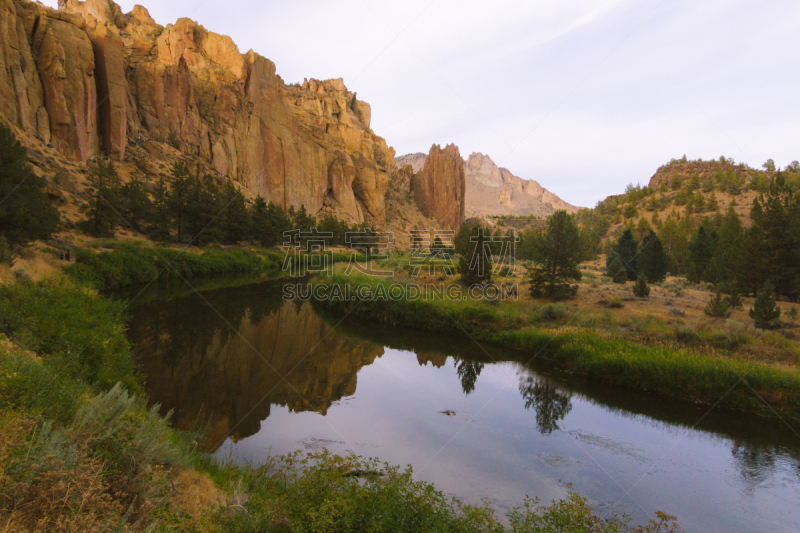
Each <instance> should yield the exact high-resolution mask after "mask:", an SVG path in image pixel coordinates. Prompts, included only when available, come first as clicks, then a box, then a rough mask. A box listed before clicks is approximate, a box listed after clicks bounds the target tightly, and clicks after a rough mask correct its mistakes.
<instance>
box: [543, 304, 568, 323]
mask: <svg viewBox="0 0 800 533" xmlns="http://www.w3.org/2000/svg"><path fill="white" fill-rule="evenodd" d="M568 314H569V311H568V310H567V306H565V305H564V304H562V303H557V304H547V305H543V306H541V307H540V308H539V311H538V315H539V320H542V321H545V322H555V321H557V320H561V319H563V318H565V317H566V316H567V315H568Z"/></svg>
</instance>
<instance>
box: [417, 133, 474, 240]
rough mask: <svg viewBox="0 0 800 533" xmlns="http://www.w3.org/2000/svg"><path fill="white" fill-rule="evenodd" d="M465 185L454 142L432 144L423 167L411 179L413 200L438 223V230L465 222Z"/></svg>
mask: <svg viewBox="0 0 800 533" xmlns="http://www.w3.org/2000/svg"><path fill="white" fill-rule="evenodd" d="M465 188H466V183H465V179H464V160H463V159H462V158H461V154H460V153H459V151H458V147H457V146H456V145H454V144H448V145H447V146H446V147H445V148H444V149H442V148H441V147H440V146H439V145H437V144H434V145H433V146H432V147H431V150H430V152H429V153H428V156H427V157H426V158H425V164H424V165H423V167H422V170H420V171H419V172H417V173H416V174H415V175H414V177H413V178H412V179H411V192H412V194H413V196H414V202H415V203H416V204H417V206H418V207H419V210H420V211H421V212H422V214H423V215H425V216H426V217H428V218H430V219H432V220H435V221H436V222H437V223H438V224H440V225H441V227H440V228H438V229H452V230H457V229H458V227H459V226H460V225H461V223H462V222H464V205H465V204H464V202H465V197H466V190H465Z"/></svg>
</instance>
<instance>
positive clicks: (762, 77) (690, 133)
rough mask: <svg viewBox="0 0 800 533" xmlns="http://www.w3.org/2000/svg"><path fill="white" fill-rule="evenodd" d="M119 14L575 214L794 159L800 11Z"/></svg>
mask: <svg viewBox="0 0 800 533" xmlns="http://www.w3.org/2000/svg"><path fill="white" fill-rule="evenodd" d="M44 3H45V4H48V5H51V6H53V7H55V5H56V3H57V0H46V1H45V2H44ZM118 3H119V4H120V7H122V9H123V11H125V12H128V11H130V10H131V9H132V7H133V5H134V4H135V3H139V4H142V5H144V6H145V7H146V8H147V9H148V10H149V11H150V14H151V15H152V16H153V18H155V20H156V21H157V22H158V23H159V24H163V25H167V24H169V23H172V22H174V21H176V20H177V19H178V18H181V17H188V18H191V19H194V20H196V21H198V22H199V23H200V24H202V25H203V26H205V27H206V28H207V29H208V30H210V31H214V32H217V33H222V34H225V35H230V36H231V37H232V38H233V40H234V41H235V42H236V43H237V45H238V46H239V49H240V50H241V51H242V52H246V51H247V50H249V49H253V50H254V51H256V52H258V53H259V54H261V55H263V56H265V57H267V58H269V59H271V60H272V61H273V62H275V64H276V67H277V72H278V74H279V75H280V76H281V77H282V78H283V79H284V81H285V82H287V83H292V82H302V81H303V79H304V78H312V77H313V78H317V79H328V78H343V79H344V82H345V85H347V87H348V89H349V90H351V91H354V92H356V93H357V95H358V98H359V99H360V100H364V101H366V102H368V103H369V104H370V105H371V106H372V129H373V130H374V131H375V133H376V134H378V135H380V136H382V137H384V138H386V140H387V142H388V143H389V145H390V146H393V147H394V148H395V150H396V151H397V154H398V155H403V154H407V153H411V152H426V153H427V152H428V151H429V150H430V147H431V145H432V144H434V143H436V144H440V145H445V144H449V143H455V144H457V145H458V147H459V149H460V152H461V155H462V156H464V157H465V158H466V157H467V156H468V155H469V154H470V153H472V152H482V153H484V154H488V155H489V156H490V157H491V158H492V159H493V160H494V161H495V163H497V164H498V165H500V166H502V167H506V168H508V169H509V170H511V171H512V172H513V173H514V174H516V175H517V176H520V177H522V178H525V179H534V180H536V181H538V182H539V183H540V184H542V186H544V187H545V188H547V189H549V190H550V191H552V192H554V193H556V194H557V195H559V196H560V197H562V198H563V199H564V200H566V201H567V202H570V203H572V204H575V205H580V206H586V207H591V206H594V205H595V204H596V203H597V201H599V200H601V199H603V198H605V197H606V196H608V195H611V194H618V193H621V192H623V190H624V188H625V186H626V185H627V184H628V183H634V184H635V183H642V184H646V183H647V182H648V180H649V179H650V177H651V176H652V175H653V174H654V173H655V171H656V169H657V168H658V167H659V166H660V165H662V164H664V163H667V162H668V161H669V160H670V159H672V158H680V157H682V156H683V155H686V156H687V157H688V158H689V159H697V158H703V159H706V160H707V159H716V158H719V156H720V155H725V156H726V157H731V158H733V159H735V160H736V161H737V162H740V161H743V162H746V163H748V164H749V165H751V166H754V167H756V168H760V167H761V165H762V163H764V162H765V161H766V160H767V159H770V158H771V159H773V160H774V161H775V163H776V164H777V165H779V166H781V167H784V166H786V165H788V164H789V163H790V162H792V161H794V160H800V53H799V52H800V31H798V30H797V23H798V21H800V2H792V1H790V0H782V1H779V0H763V1H759V2H755V1H753V0H703V1H702V2H699V1H697V0H635V1H634V0H561V1H558V2H554V1H552V0H527V1H520V0H517V1H507V0H493V1H492V2H486V1H471V0H402V1H395V0H380V1H378V0H352V1H351V0H336V1H331V0H327V1H324V0H293V1H281V2H277V1H271V0H225V1H222V0H170V1H169V2H165V1H163V0H159V1H156V0H139V1H138V2H130V1H126V0H123V1H119V2H118Z"/></svg>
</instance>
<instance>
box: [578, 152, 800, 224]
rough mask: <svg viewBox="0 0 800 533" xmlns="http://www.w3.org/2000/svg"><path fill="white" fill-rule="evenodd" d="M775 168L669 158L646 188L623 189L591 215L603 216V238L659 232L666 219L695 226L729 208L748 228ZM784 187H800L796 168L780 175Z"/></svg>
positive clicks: (731, 162)
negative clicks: (625, 232)
mask: <svg viewBox="0 0 800 533" xmlns="http://www.w3.org/2000/svg"><path fill="white" fill-rule="evenodd" d="M775 175H776V169H770V170H766V169H765V170H759V169H754V168H752V167H749V166H747V165H745V164H743V163H739V164H736V163H734V162H733V160H730V159H725V158H724V157H721V158H720V159H719V160H714V161H703V160H696V161H688V160H686V159H685V158H684V159H673V160H672V161H670V162H669V163H667V164H666V165H662V166H661V167H659V168H658V170H657V171H656V173H655V174H653V176H652V177H651V178H650V180H649V181H648V183H647V185H646V186H641V185H637V186H634V185H629V186H628V188H627V190H626V191H625V193H623V194H619V195H614V196H609V197H608V198H606V199H605V200H603V201H601V202H599V203H598V204H597V206H596V207H595V208H594V209H593V210H592V211H593V213H595V214H597V215H600V216H601V217H603V218H605V222H606V223H607V224H608V235H610V236H617V235H618V234H619V233H620V232H621V230H622V229H624V228H631V229H636V230H637V231H638V233H640V234H641V233H643V232H644V231H646V230H649V229H651V228H652V229H656V230H657V229H659V228H660V227H661V225H662V224H663V222H664V221H665V220H666V219H667V218H668V217H670V216H672V217H673V218H675V219H680V218H681V217H683V218H687V219H688V220H689V221H690V222H691V223H692V224H691V225H697V224H699V223H700V222H702V221H703V220H704V219H708V220H709V221H711V222H712V223H713V222H714V219H717V218H718V217H719V216H721V215H722V214H723V213H725V212H726V211H727V210H728V208H729V207H730V206H731V205H732V204H733V205H734V210H735V211H736V213H737V214H738V215H739V217H740V218H741V220H742V224H743V225H744V226H745V227H749V226H750V224H751V220H750V210H751V208H752V207H753V202H754V201H755V199H756V198H758V197H759V196H760V194H761V193H763V192H765V191H766V190H767V188H768V187H769V183H770V180H772V179H773V178H774V177H775ZM782 175H783V177H784V179H785V180H786V183H787V185H788V187H789V188H790V189H794V190H798V189H800V167H798V165H797V163H793V164H792V165H790V166H789V167H788V168H787V169H785V171H784V172H783V173H782Z"/></svg>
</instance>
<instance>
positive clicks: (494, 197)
mask: <svg viewBox="0 0 800 533" xmlns="http://www.w3.org/2000/svg"><path fill="white" fill-rule="evenodd" d="M426 158H427V156H426V155H425V154H423V153H415V154H408V155H403V156H399V157H398V158H397V159H396V160H397V166H398V167H402V166H404V165H411V167H412V168H413V169H414V172H419V171H420V170H421V169H422V167H423V166H424V164H425V160H426ZM464 171H465V183H466V201H465V216H466V217H467V218H480V217H486V216H494V215H509V216H528V215H536V216H548V215H551V214H552V213H554V212H555V211H557V210H559V209H563V210H565V211H567V212H569V213H574V212H576V211H578V209H579V208H578V207H575V206H574V205H570V204H568V203H567V202H565V201H564V200H562V199H561V198H559V197H558V196H556V195H555V194H553V193H551V192H550V191H548V190H547V189H545V188H544V187H542V186H541V185H539V184H538V183H537V182H535V181H533V180H525V179H522V178H519V177H517V176H515V175H514V174H512V173H511V171H509V170H508V169H505V168H500V167H498V166H497V165H496V164H495V163H494V161H492V160H491V158H489V156H487V155H484V154H481V153H477V152H476V153H472V154H470V156H469V158H468V159H467V161H466V163H465V166H464Z"/></svg>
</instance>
